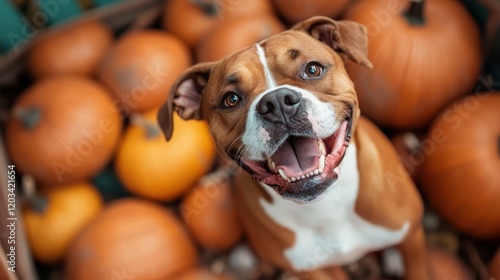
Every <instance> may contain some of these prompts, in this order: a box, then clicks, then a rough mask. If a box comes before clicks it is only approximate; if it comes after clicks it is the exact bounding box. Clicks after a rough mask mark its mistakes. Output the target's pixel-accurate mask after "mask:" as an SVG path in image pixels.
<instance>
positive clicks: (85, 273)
mask: <svg viewBox="0 0 500 280" xmlns="http://www.w3.org/2000/svg"><path fill="white" fill-rule="evenodd" d="M196 258H197V254H196V249H195V247H194V245H193V243H192V241H191V240H190V239H189V236H188V235H187V234H186V231H185V229H184V228H183V227H182V224H181V222H180V221H179V219H178V218H177V217H176V216H175V215H174V214H173V213H172V212H171V211H169V210H167V209H165V208H162V207H161V206H159V205H156V204H154V203H151V202H147V201H143V200H140V199H137V198H124V199H121V200H115V201H114V202H112V203H111V204H108V206H107V207H106V208H105V209H104V211H103V212H102V213H101V215H99V216H98V217H97V218H96V219H95V220H94V221H93V222H92V223H91V224H90V225H88V226H87V227H86V228H85V230H84V231H83V232H81V234H80V235H79V236H78V237H77V238H76V240H75V242H74V243H73V244H72V246H71V247H70V250H69V253H68V257H67V259H66V271H65V274H66V275H65V276H66V277H65V279H71V280H88V279H92V280H109V279H140V280H164V279H176V278H175V275H177V274H179V273H182V272H183V271H184V270H188V269H190V268H192V267H194V266H195V264H196Z"/></svg>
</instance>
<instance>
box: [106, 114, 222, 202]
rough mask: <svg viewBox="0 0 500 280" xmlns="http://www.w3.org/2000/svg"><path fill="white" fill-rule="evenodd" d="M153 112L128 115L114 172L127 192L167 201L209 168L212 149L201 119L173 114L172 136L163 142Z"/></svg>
mask: <svg viewBox="0 0 500 280" xmlns="http://www.w3.org/2000/svg"><path fill="white" fill-rule="evenodd" d="M156 112H157V111H156V110H153V111H150V112H148V113H146V114H144V115H142V116H141V115H134V116H133V117H132V124H131V125H130V126H129V127H128V128H127V130H126V132H125V135H124V137H123V140H122V142H121V144H120V147H119V149H118V151H117V154H116V159H115V171H116V174H117V175H118V178H120V180H121V181H122V182H123V184H124V186H125V187H126V188H127V190H129V191H130V192H131V193H134V194H137V195H141V196H144V197H147V198H151V199H155V200H161V201H170V200H174V199H176V198H178V197H179V196H180V195H182V194H184V193H185V192H187V191H188V190H189V189H190V188H191V187H192V186H193V184H194V183H195V182H196V181H197V180H198V178H200V177H201V176H202V175H203V174H205V173H206V172H208V171H209V170H210V168H211V166H212V163H213V161H214V158H215V155H216V150H215V145H214V142H213V140H212V138H211V136H210V132H209V129H208V126H207V124H206V123H205V122H204V121H194V120H191V121H186V120H182V119H181V118H179V117H178V116H177V114H175V115H174V124H175V131H174V133H173V137H172V139H170V141H169V142H166V141H165V137H164V136H163V134H162V133H161V130H160V128H159V126H158V125H157V123H156Z"/></svg>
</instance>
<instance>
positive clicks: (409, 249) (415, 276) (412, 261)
mask: <svg viewBox="0 0 500 280" xmlns="http://www.w3.org/2000/svg"><path fill="white" fill-rule="evenodd" d="M425 248H426V244H425V235H424V230H423V228H422V226H418V227H417V228H415V229H414V230H413V231H412V232H410V233H408V236H407V237H406V239H405V240H404V241H403V242H402V243H401V244H399V245H398V249H399V250H400V252H401V255H402V256H403V261H404V264H405V279H406V280H428V279H430V276H429V271H428V267H427V262H426V249H425Z"/></svg>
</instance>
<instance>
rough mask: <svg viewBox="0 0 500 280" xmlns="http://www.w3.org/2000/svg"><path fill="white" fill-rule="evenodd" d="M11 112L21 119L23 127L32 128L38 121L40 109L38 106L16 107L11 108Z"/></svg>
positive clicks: (40, 113)
mask: <svg viewBox="0 0 500 280" xmlns="http://www.w3.org/2000/svg"><path fill="white" fill-rule="evenodd" d="M12 114H13V115H14V117H15V118H17V119H19V120H20V121H21V123H22V124H23V125H24V127H26V128H28V129H33V128H34V127H35V126H36V125H37V124H38V122H40V118H41V116H42V110H41V109H40V108H39V107H29V108H22V107H16V108H14V109H13V110H12Z"/></svg>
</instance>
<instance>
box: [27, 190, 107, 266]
mask: <svg viewBox="0 0 500 280" xmlns="http://www.w3.org/2000/svg"><path fill="white" fill-rule="evenodd" d="M102 206H103V201H102V198H101V196H100V194H99V192H98V191H97V189H96V188H95V187H94V186H93V185H91V184H89V183H87V182H81V183H75V184H71V185H65V186H60V187H57V188H52V189H50V190H48V191H46V192H45V193H41V194H32V195H31V196H30V198H29V203H28V204H27V205H26V207H24V208H23V210H22V217H23V221H24V227H25V229H26V235H27V237H28V241H29V244H30V248H31V252H32V254H33V256H34V257H35V259H36V260H38V261H40V262H43V263H55V262H59V261H61V260H62V259H63V258H64V257H65V255H66V253H67V251H68V248H69V245H70V244H71V242H73V240H74V239H75V237H76V236H77V234H78V233H79V232H80V231H81V230H82V229H83V228H84V227H85V226H86V225H87V224H89V223H90V222H91V221H92V220H93V219H94V218H95V217H96V216H97V215H98V214H99V212H100V211H101V209H102Z"/></svg>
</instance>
